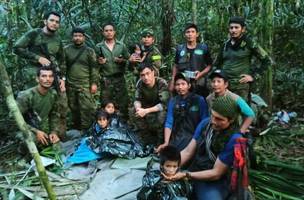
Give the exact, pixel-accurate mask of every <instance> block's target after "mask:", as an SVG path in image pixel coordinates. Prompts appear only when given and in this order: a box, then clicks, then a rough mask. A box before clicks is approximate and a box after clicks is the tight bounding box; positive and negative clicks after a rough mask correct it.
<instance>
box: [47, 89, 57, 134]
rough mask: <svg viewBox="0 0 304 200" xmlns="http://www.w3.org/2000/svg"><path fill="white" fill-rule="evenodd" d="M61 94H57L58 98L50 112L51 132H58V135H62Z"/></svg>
mask: <svg viewBox="0 0 304 200" xmlns="http://www.w3.org/2000/svg"><path fill="white" fill-rule="evenodd" d="M59 108H60V106H59V96H58V95H57V96H56V100H55V102H54V103H53V106H52V110H51V112H50V113H49V127H50V131H51V134H57V135H58V136H59V135H60V129H59V124H60V123H59V119H60V116H59Z"/></svg>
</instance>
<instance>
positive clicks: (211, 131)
mask: <svg viewBox="0 0 304 200" xmlns="http://www.w3.org/2000/svg"><path fill="white" fill-rule="evenodd" d="M237 116H238V107H237V105H236V103H235V101H234V100H233V99H232V98H231V97H230V96H221V97H218V98H216V99H215V100H214V102H213V104H212V108H211V119H209V118H207V119H204V120H203V121H201V122H200V123H199V125H198V126H197V128H196V130H195V133H194V135H193V138H192V140H191V142H190V143H189V144H188V145H187V147H186V148H185V149H184V150H182V152H181V165H185V164H186V163H187V162H188V161H190V160H192V162H191V164H190V167H189V168H188V170H189V172H186V173H185V172H178V173H177V174H176V175H174V176H173V177H166V176H165V177H164V178H165V179H168V180H170V181H175V180H179V179H182V178H188V179H190V180H192V181H193V186H194V193H195V196H196V199H198V200H205V199H219V200H220V199H226V198H227V196H228V193H229V186H230V183H229V181H228V178H229V177H228V175H229V169H230V168H231V167H232V165H233V162H234V145H235V144H236V143H237V141H236V140H237V139H238V138H241V137H242V134H241V133H239V132H238V125H237V124H238V123H237Z"/></svg>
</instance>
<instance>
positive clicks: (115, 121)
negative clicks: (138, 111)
mask: <svg viewBox="0 0 304 200" xmlns="http://www.w3.org/2000/svg"><path fill="white" fill-rule="evenodd" d="M116 108H117V107H116V104H115V103H114V101H111V100H109V101H106V102H105V103H104V106H103V109H104V111H105V112H107V113H108V114H109V120H110V127H112V128H122V127H123V126H124V124H123V123H122V122H121V121H122V120H121V119H120V117H119V114H118V112H117V109H116Z"/></svg>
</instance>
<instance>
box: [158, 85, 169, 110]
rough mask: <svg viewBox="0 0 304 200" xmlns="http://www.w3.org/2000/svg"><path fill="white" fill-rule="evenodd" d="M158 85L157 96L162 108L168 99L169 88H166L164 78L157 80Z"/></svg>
mask: <svg viewBox="0 0 304 200" xmlns="http://www.w3.org/2000/svg"><path fill="white" fill-rule="evenodd" d="M158 87H159V89H158V97H159V100H160V102H161V105H162V107H163V109H164V108H165V107H166V105H167V103H168V100H169V97H170V93H169V90H168V84H167V82H166V81H165V80H164V79H161V80H160V81H159V84H158Z"/></svg>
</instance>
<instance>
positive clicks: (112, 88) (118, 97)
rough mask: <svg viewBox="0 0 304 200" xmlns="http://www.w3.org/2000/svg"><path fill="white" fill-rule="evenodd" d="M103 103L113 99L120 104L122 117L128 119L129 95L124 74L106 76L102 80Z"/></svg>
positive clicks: (101, 94) (101, 95) (119, 108)
mask: <svg viewBox="0 0 304 200" xmlns="http://www.w3.org/2000/svg"><path fill="white" fill-rule="evenodd" d="M100 97H101V101H100V102H101V104H102V105H103V104H104V102H106V101H108V100H112V101H114V102H115V103H116V105H117V106H118V110H119V111H120V113H121V115H122V118H123V119H124V120H127V119H128V105H129V97H128V92H127V88H126V80H125V78H124V76H123V74H122V75H121V76H110V77H104V78H103V79H102V81H101V92H100Z"/></svg>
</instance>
